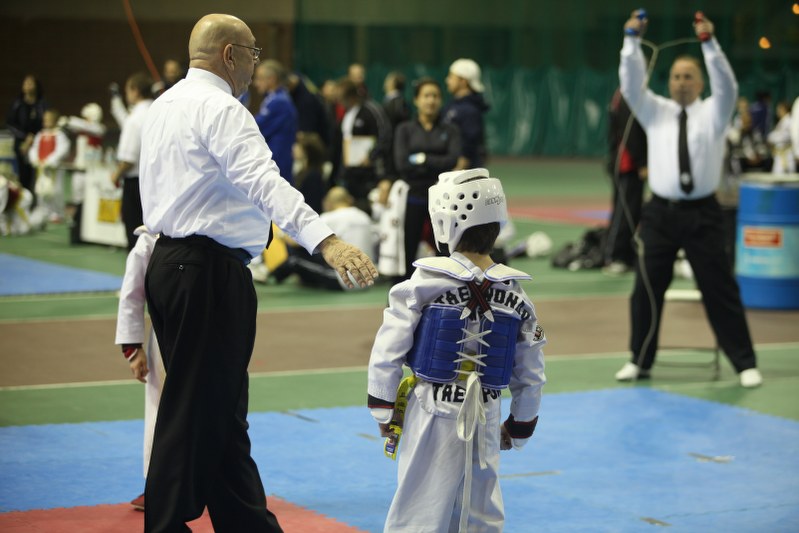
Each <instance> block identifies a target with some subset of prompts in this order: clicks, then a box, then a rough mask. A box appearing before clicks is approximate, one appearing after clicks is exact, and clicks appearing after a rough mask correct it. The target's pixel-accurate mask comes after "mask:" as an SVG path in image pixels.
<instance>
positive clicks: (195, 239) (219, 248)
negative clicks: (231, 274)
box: [159, 235, 252, 265]
mask: <svg viewBox="0 0 799 533" xmlns="http://www.w3.org/2000/svg"><path fill="white" fill-rule="evenodd" d="M159 239H164V240H165V241H166V242H174V243H181V242H184V243H187V244H197V245H199V246H204V247H206V248H208V249H210V250H213V251H215V252H219V253H222V254H225V255H227V256H230V257H232V258H233V259H235V260H237V261H240V262H242V263H244V264H245V265H248V264H249V263H250V261H252V256H251V255H250V252H248V251H247V250H245V249H244V248H228V247H227V246H224V245H222V244H219V243H218V242H216V241H215V240H213V239H212V238H211V237H206V236H205V235H189V236H188V237H176V238H173V237H167V236H166V235H161V236H160V237H159Z"/></svg>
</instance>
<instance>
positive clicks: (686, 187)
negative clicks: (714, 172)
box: [679, 109, 694, 194]
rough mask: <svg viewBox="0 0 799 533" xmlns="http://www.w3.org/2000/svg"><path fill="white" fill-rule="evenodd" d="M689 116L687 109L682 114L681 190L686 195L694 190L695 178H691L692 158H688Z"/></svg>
mask: <svg viewBox="0 0 799 533" xmlns="http://www.w3.org/2000/svg"><path fill="white" fill-rule="evenodd" d="M687 123H688V114H687V113H686V112H685V109H683V110H682V112H681V113H680V137H679V149H680V188H681V189H682V191H683V192H684V193H685V194H691V191H693V190H694V178H693V177H692V176H691V158H690V157H689V156H688V124H687Z"/></svg>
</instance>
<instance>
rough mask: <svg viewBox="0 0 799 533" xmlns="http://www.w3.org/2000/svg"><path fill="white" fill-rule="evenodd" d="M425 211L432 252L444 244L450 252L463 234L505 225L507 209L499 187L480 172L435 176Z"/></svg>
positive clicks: (460, 171) (495, 181)
mask: <svg viewBox="0 0 799 533" xmlns="http://www.w3.org/2000/svg"><path fill="white" fill-rule="evenodd" d="M428 210H429V211H430V220H431V221H432V223H433V235H434V236H435V239H436V248H438V249H439V250H441V244H442V243H443V244H446V245H447V247H448V248H449V251H450V252H453V251H455V247H456V246H457V245H458V243H459V242H460V240H461V235H463V232H464V230H466V229H467V228H471V227H474V226H480V225H482V224H488V223H490V222H499V225H500V227H502V226H504V225H505V223H506V222H507V221H508V206H507V203H506V202H505V193H504V192H503V191H502V183H500V181H499V180H498V179H496V178H491V177H489V176H488V170H486V169H484V168H472V169H469V170H453V171H451V172H444V173H442V174H439V176H438V183H437V184H436V185H433V186H432V187H430V193H429V200H428Z"/></svg>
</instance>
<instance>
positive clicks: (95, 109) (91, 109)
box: [80, 102, 103, 123]
mask: <svg viewBox="0 0 799 533" xmlns="http://www.w3.org/2000/svg"><path fill="white" fill-rule="evenodd" d="M80 116H82V117H83V118H85V119H86V120H88V121H89V122H95V123H97V122H100V121H101V120H103V108H102V107H100V104H97V103H95V102H91V103H88V104H86V105H85V106H83V109H81V110H80Z"/></svg>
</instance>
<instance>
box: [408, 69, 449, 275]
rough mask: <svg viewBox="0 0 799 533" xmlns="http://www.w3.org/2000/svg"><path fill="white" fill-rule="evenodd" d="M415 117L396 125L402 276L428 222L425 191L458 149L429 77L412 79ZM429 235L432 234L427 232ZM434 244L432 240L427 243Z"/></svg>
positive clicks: (436, 87) (410, 268)
mask: <svg viewBox="0 0 799 533" xmlns="http://www.w3.org/2000/svg"><path fill="white" fill-rule="evenodd" d="M413 103H414V105H415V106H416V111H417V114H416V118H415V119H412V120H408V121H406V122H403V123H401V124H400V125H399V126H397V132H396V138H395V140H394V164H395V165H396V168H397V171H398V173H399V176H400V179H402V180H404V181H406V182H407V183H408V185H409V190H408V202H407V206H406V208H405V224H404V232H405V237H404V239H405V278H406V279H407V278H410V277H411V274H412V273H413V271H414V268H413V261H414V260H415V259H416V252H417V250H418V248H419V243H420V242H421V240H422V235H423V232H424V228H425V226H428V227H429V226H430V213H429V212H428V208H427V193H428V189H429V188H430V186H431V185H435V184H436V183H437V182H438V175H439V174H441V173H442V172H446V171H448V170H452V169H453V168H455V165H456V164H457V161H458V157H459V155H460V153H461V140H460V132H459V131H458V128H456V127H455V126H454V125H453V124H447V123H445V122H444V121H443V120H442V118H441V113H440V111H441V87H440V86H439V84H438V82H436V81H435V80H434V79H432V78H421V79H420V80H418V81H416V83H414V87H413ZM431 238H432V234H431ZM431 245H433V247H435V246H434V243H431Z"/></svg>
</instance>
